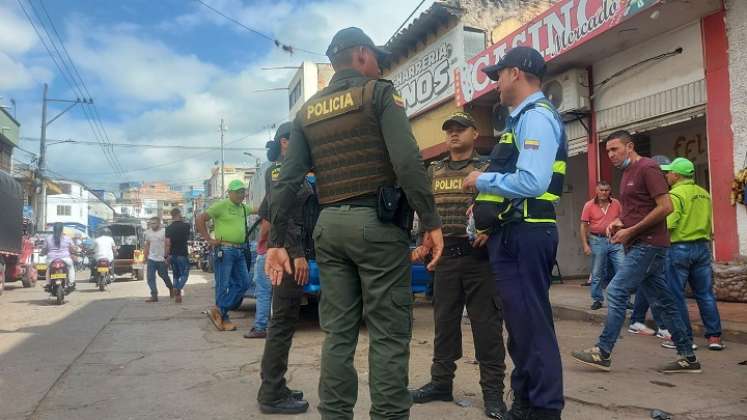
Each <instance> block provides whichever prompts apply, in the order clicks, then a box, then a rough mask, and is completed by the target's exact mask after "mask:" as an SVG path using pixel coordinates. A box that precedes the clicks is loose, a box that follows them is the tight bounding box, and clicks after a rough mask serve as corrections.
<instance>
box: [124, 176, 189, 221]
mask: <svg viewBox="0 0 747 420" xmlns="http://www.w3.org/2000/svg"><path fill="white" fill-rule="evenodd" d="M183 203H184V197H183V195H182V193H181V192H179V191H174V190H173V189H172V188H171V186H169V184H167V183H165V182H146V183H143V184H142V185H140V186H137V187H129V188H127V189H126V190H124V191H123V192H122V198H121V199H120V201H119V202H118V203H117V206H118V208H119V210H120V211H121V214H122V215H127V216H132V217H137V218H139V219H149V218H151V217H158V218H160V219H161V221H162V222H163V223H168V222H169V221H171V209H172V208H175V207H177V208H181V206H182V204H183Z"/></svg>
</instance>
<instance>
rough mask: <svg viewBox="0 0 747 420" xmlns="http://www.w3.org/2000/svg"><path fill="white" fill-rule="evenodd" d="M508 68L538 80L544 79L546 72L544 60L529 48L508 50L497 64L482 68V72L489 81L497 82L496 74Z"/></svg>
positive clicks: (537, 52)
mask: <svg viewBox="0 0 747 420" xmlns="http://www.w3.org/2000/svg"><path fill="white" fill-rule="evenodd" d="M509 67H516V68H518V69H519V70H521V71H523V72H525V73H529V74H533V75H535V76H537V77H538V78H540V79H542V78H543V77H545V71H546V70H547V65H546V64H545V59H544V58H542V54H540V53H539V51H537V50H535V49H534V48H529V47H515V48H512V49H511V50H509V51H508V52H507V53H506V55H504V56H503V58H501V59H500V61H498V63H497V64H494V65H492V66H487V67H485V68H483V69H482V72H483V73H485V74H486V75H487V76H488V77H489V78H490V79H491V80H498V73H500V72H501V70H503V69H505V68H509Z"/></svg>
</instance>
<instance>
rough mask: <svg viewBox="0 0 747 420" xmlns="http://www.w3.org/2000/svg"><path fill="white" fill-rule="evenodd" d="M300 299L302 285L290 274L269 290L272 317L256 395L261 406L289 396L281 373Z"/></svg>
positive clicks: (282, 372)
mask: <svg viewBox="0 0 747 420" xmlns="http://www.w3.org/2000/svg"><path fill="white" fill-rule="evenodd" d="M302 297H303V286H299V285H298V283H296V280H295V279H294V278H293V276H292V275H288V274H286V275H285V277H283V282H282V283H281V284H280V286H273V288H272V318H270V325H269V326H268V327H267V338H266V339H265V352H264V354H263V355H262V371H261V373H260V376H261V378H262V385H260V387H259V392H258V394H257V400H258V401H259V402H260V403H262V404H274V403H277V402H280V401H283V400H285V399H286V398H288V396H289V395H290V390H289V389H288V387H287V386H286V384H285V372H287V371H288V353H289V352H290V347H291V343H292V342H293V333H295V331H296V323H297V322H298V319H299V315H300V311H301V298H302Z"/></svg>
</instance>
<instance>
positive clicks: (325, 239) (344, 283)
mask: <svg viewBox="0 0 747 420" xmlns="http://www.w3.org/2000/svg"><path fill="white" fill-rule="evenodd" d="M314 241H315V244H316V257H317V260H316V261H317V264H318V265H319V275H320V278H321V287H322V297H321V301H320V303H319V321H320V324H321V328H322V330H323V331H324V333H325V338H324V344H323V346H322V366H321V376H320V378H319V399H320V404H319V411H320V413H321V415H322V419H324V420H338V419H345V420H348V419H352V418H353V407H354V406H355V402H356V397H357V395H358V375H357V372H356V370H355V367H354V366H353V357H354V355H355V347H356V345H357V343H358V333H359V329H360V326H361V323H362V322H363V320H364V317H365V322H366V326H367V328H368V336H369V340H370V345H369V350H368V364H369V372H370V374H369V383H370V392H371V411H370V417H371V419H407V418H409V413H410V405H411V404H412V401H411V399H410V394H409V393H408V391H407V375H408V366H409V358H410V338H411V335H412V293H411V290H410V261H409V245H408V237H407V234H405V232H404V231H403V230H402V229H400V228H398V227H396V226H394V225H392V224H384V223H381V222H380V221H379V220H378V219H377V217H376V210H375V209H373V208H368V207H351V206H347V205H343V206H339V207H329V208H325V209H324V210H322V212H321V215H320V216H319V221H318V222H317V225H316V229H315V230H314Z"/></svg>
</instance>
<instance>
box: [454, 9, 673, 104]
mask: <svg viewBox="0 0 747 420" xmlns="http://www.w3.org/2000/svg"><path fill="white" fill-rule="evenodd" d="M660 1H661V0H565V1H560V2H558V3H556V4H555V5H554V6H553V7H551V8H550V9H548V10H547V11H545V12H544V13H542V14H540V15H539V16H537V17H536V18H534V19H532V20H531V21H530V22H529V23H527V24H526V25H524V26H522V27H521V28H519V29H518V30H516V31H515V32H513V33H512V34H510V35H509V36H507V37H505V38H503V39H502V40H500V41H499V42H496V43H495V44H493V45H491V46H490V47H488V48H487V49H485V50H484V51H482V52H481V53H479V54H477V55H476V56H475V57H473V58H471V59H469V60H468V61H467V62H466V63H465V64H464V65H463V66H461V67H459V68H457V69H456V70H455V71H454V73H455V74H454V81H455V84H456V92H455V96H456V101H457V104H458V105H460V106H461V105H464V104H466V103H468V102H471V101H473V100H475V99H477V98H479V97H481V96H483V95H485V94H486V93H488V92H490V90H492V89H493V87H494V83H493V82H492V81H491V80H490V79H488V78H487V76H485V74H484V73H483V72H482V71H481V69H483V68H484V67H486V66H489V65H492V64H495V63H497V62H498V60H500V59H501V58H502V57H503V56H504V55H505V54H506V52H507V51H508V50H510V49H511V48H513V47H516V46H519V45H525V46H529V47H532V48H534V49H536V50H537V51H539V52H540V53H541V54H542V55H543V56H544V57H545V60H547V61H549V60H552V59H553V58H555V57H557V56H559V55H560V54H563V53H564V52H566V51H568V50H570V49H572V48H575V47H577V46H579V45H581V44H583V43H585V42H587V41H589V40H590V39H592V38H594V37H596V36H599V35H600V34H602V33H604V32H606V31H608V30H609V29H611V28H613V27H615V26H617V25H618V24H620V23H621V22H623V21H625V20H626V19H628V18H630V17H631V16H633V15H635V14H636V13H638V12H640V11H642V10H644V9H647V8H648V7H650V6H652V5H654V4H656V3H659V2H660Z"/></svg>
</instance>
